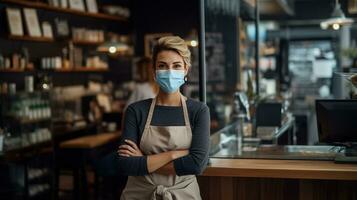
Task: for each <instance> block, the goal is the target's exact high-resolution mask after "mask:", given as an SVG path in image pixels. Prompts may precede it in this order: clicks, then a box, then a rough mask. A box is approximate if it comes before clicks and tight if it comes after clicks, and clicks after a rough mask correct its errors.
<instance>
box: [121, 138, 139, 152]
mask: <svg viewBox="0 0 357 200" xmlns="http://www.w3.org/2000/svg"><path fill="white" fill-rule="evenodd" d="M124 141H125V142H126V143H127V144H129V145H130V146H132V147H133V148H134V149H136V150H137V149H139V148H138V146H137V145H136V144H135V143H134V142H133V141H131V140H124Z"/></svg>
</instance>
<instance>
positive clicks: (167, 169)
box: [118, 140, 189, 174]
mask: <svg viewBox="0 0 357 200" xmlns="http://www.w3.org/2000/svg"><path fill="white" fill-rule="evenodd" d="M124 141H125V143H126V144H123V145H120V146H119V149H118V154H119V155H120V156H124V157H135V156H144V154H143V153H142V152H141V150H140V148H139V147H138V146H137V145H136V144H135V143H134V142H133V141H131V140H124ZM188 153H189V151H188V150H174V151H167V152H162V153H158V154H153V155H148V156H147V169H148V172H149V173H152V172H156V173H160V174H176V173H175V169H174V166H173V163H172V161H173V160H175V159H177V158H181V157H183V156H186V155H188Z"/></svg>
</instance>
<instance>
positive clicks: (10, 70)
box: [0, 68, 34, 73]
mask: <svg viewBox="0 0 357 200" xmlns="http://www.w3.org/2000/svg"><path fill="white" fill-rule="evenodd" d="M33 71H34V70H26V69H20V68H16V69H14V68H12V69H0V73H9V72H10V73H21V72H33Z"/></svg>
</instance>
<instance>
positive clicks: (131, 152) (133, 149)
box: [117, 140, 143, 157]
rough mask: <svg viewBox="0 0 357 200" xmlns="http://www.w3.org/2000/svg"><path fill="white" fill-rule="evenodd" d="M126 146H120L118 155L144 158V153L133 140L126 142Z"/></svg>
mask: <svg viewBox="0 0 357 200" xmlns="http://www.w3.org/2000/svg"><path fill="white" fill-rule="evenodd" d="M124 141H125V143H126V144H123V145H120V146H119V149H118V151H117V152H118V154H119V155H120V156H125V157H131V156H143V153H142V152H141V150H140V149H139V147H138V146H137V145H136V144H135V142H133V141H131V140H124Z"/></svg>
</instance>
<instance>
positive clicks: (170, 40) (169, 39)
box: [152, 36, 191, 67]
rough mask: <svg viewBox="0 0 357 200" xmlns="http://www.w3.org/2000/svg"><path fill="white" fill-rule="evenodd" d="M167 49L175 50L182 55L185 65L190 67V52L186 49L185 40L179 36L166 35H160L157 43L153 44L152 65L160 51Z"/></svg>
mask: <svg viewBox="0 0 357 200" xmlns="http://www.w3.org/2000/svg"><path fill="white" fill-rule="evenodd" d="M167 50H169V51H175V52H176V53H178V54H179V55H180V56H181V57H182V59H183V61H184V63H185V65H186V66H187V67H191V52H190V50H189V49H188V46H187V44H186V42H185V40H183V39H182V38H180V37H179V36H166V37H161V38H160V39H159V40H158V43H157V44H156V45H155V46H154V49H153V55H152V60H153V63H154V65H153V66H154V67H155V63H156V59H157V55H158V54H159V53H160V52H161V51H167Z"/></svg>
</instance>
